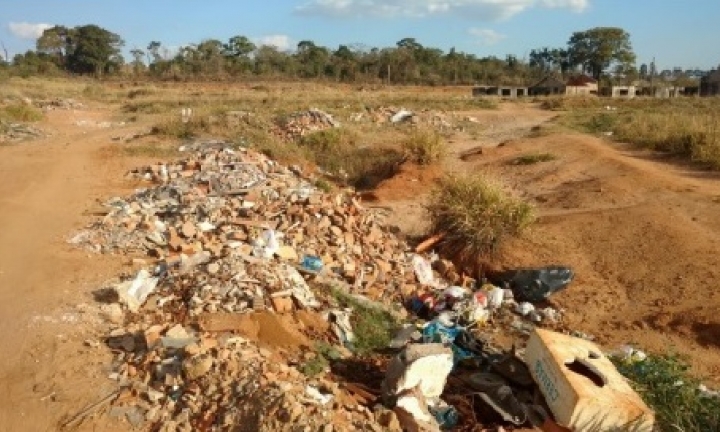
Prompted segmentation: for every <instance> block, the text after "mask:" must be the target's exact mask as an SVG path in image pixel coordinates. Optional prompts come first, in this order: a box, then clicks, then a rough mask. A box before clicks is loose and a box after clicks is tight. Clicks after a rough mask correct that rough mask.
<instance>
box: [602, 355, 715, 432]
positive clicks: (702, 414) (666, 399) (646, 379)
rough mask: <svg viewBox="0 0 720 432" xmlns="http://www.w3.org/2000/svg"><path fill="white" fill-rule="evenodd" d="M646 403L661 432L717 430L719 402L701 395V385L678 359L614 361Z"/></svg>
mask: <svg viewBox="0 0 720 432" xmlns="http://www.w3.org/2000/svg"><path fill="white" fill-rule="evenodd" d="M613 361H614V362H615V364H616V366H617V367H618V370H619V371H620V373H622V374H623V375H624V376H626V377H627V378H628V379H630V381H631V384H632V385H633V387H634V388H635V390H636V391H637V392H638V393H639V394H640V396H641V397H642V398H643V399H644V400H645V402H646V403H647V404H648V405H649V406H650V407H651V408H652V409H653V410H655V418H656V423H657V427H658V429H659V430H660V431H663V432H676V431H687V432H690V431H717V430H720V398H718V397H711V396H709V395H706V394H703V393H702V392H701V391H700V389H699V385H700V381H699V380H698V379H696V378H693V377H692V376H691V375H690V373H689V371H688V370H689V367H688V365H687V363H686V362H685V361H684V360H683V359H681V358H680V357H678V356H675V355H665V356H649V357H648V358H647V359H645V360H643V361H625V360H621V359H613Z"/></svg>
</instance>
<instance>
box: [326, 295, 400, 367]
mask: <svg viewBox="0 0 720 432" xmlns="http://www.w3.org/2000/svg"><path fill="white" fill-rule="evenodd" d="M332 295H333V297H334V298H335V300H336V301H337V302H338V303H340V305H341V306H342V307H349V308H351V309H352V311H353V313H352V316H351V317H350V322H351V323H352V326H353V333H354V334H355V342H354V343H353V351H354V352H355V353H356V354H358V355H361V356H365V355H369V354H372V353H373V352H377V351H380V350H382V349H385V348H387V346H388V344H389V343H390V341H391V340H392V337H393V335H394V334H395V331H397V329H398V328H399V324H398V322H397V320H396V319H395V317H393V315H392V314H390V312H388V311H386V310H384V309H381V308H380V307H379V306H375V305H371V304H368V303H364V302H361V301H359V300H357V299H356V298H354V297H352V296H351V295H349V294H346V293H344V292H342V291H341V290H339V289H333V290H332Z"/></svg>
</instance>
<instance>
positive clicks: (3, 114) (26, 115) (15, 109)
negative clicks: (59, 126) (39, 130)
mask: <svg viewBox="0 0 720 432" xmlns="http://www.w3.org/2000/svg"><path fill="white" fill-rule="evenodd" d="M42 119H43V113H42V111H40V110H39V109H37V108H35V107H33V106H31V105H28V104H25V103H20V102H16V103H12V104H9V105H5V106H4V107H0V120H4V121H10V122H24V123H27V122H37V121H40V120H42Z"/></svg>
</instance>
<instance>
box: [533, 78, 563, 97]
mask: <svg viewBox="0 0 720 432" xmlns="http://www.w3.org/2000/svg"><path fill="white" fill-rule="evenodd" d="M528 94H529V95H530V96H552V95H564V94H565V83H564V82H562V81H560V80H559V79H557V78H554V77H551V76H546V77H545V78H543V79H541V80H540V81H538V82H537V83H536V84H534V85H532V86H530V88H528Z"/></svg>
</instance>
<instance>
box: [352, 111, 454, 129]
mask: <svg viewBox="0 0 720 432" xmlns="http://www.w3.org/2000/svg"><path fill="white" fill-rule="evenodd" d="M350 121H352V122H356V123H359V122H363V121H369V122H371V123H375V124H383V123H393V124H397V123H405V122H408V123H411V124H414V125H424V126H429V127H433V128H437V129H441V130H449V129H453V123H452V121H451V119H450V118H449V116H448V115H447V114H445V113H442V112H439V111H430V110H423V111H421V112H414V111H410V110H407V109H405V108H398V107H385V106H382V107H378V108H370V107H368V108H367V109H366V110H365V111H362V112H358V113H354V114H351V115H350Z"/></svg>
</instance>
